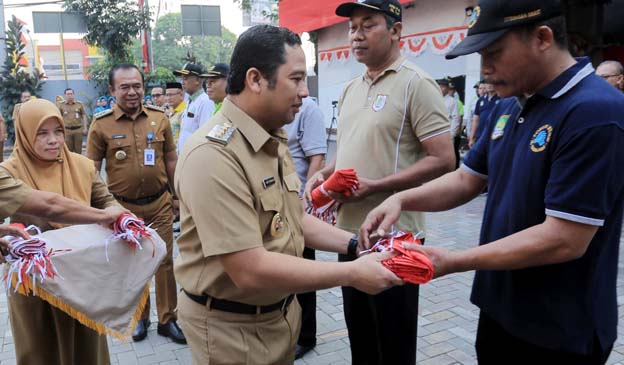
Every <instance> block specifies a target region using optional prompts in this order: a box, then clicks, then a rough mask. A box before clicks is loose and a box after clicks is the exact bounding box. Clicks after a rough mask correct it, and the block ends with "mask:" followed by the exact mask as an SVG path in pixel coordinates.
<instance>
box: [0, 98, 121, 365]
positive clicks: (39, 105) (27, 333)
mask: <svg viewBox="0 0 624 365" xmlns="http://www.w3.org/2000/svg"><path fill="white" fill-rule="evenodd" d="M64 132H65V125H64V123H63V118H62V116H61V114H60V112H59V109H58V108H56V107H55V106H54V104H53V103H51V102H49V101H47V100H44V99H37V100H32V101H29V102H28V103H25V104H24V105H22V107H21V108H20V109H19V111H18V114H17V119H16V121H15V148H14V151H13V154H12V155H11V157H10V158H9V159H8V160H7V161H5V162H4V163H2V164H0V166H1V167H2V168H4V169H6V170H7V171H8V172H9V173H10V174H11V175H12V176H13V177H15V178H18V179H20V180H22V181H23V182H24V183H26V184H27V185H30V186H31V187H32V188H34V189H38V190H43V191H50V192H54V193H58V194H60V195H63V196H65V197H67V198H70V199H73V200H76V201H79V202H82V203H84V204H86V205H90V206H92V207H95V208H109V207H113V206H116V205H117V202H116V201H115V199H114V198H113V196H112V195H111V194H110V192H109V191H108V188H107V187H106V185H105V184H104V182H103V181H102V179H101V178H100V176H99V174H98V173H97V172H96V170H95V165H94V164H93V161H91V160H89V159H88V158H86V157H84V156H81V155H79V154H76V153H73V152H70V151H69V149H68V148H67V146H65V139H64ZM11 221H12V222H19V223H23V224H24V225H26V226H28V225H30V224H34V225H37V226H38V227H39V228H40V229H41V230H42V231H46V230H50V229H55V228H61V227H63V225H61V224H58V223H54V222H50V221H46V220H43V219H40V218H34V217H31V216H20V215H14V216H13V217H11ZM94 289H97V288H94ZM8 303H9V318H10V321H11V329H12V331H13V338H14V343H15V355H16V357H17V363H18V365H21V364H24V365H25V364H28V365H30V364H51V365H55V364H57V365H72V364H90V365H91V364H95V365H99V364H109V363H110V358H109V353H108V346H107V343H106V337H105V336H102V335H99V334H98V333H97V332H95V331H93V330H91V329H89V328H87V327H85V326H83V325H82V324H80V323H79V322H78V321H77V320H75V319H73V318H72V317H70V316H68V315H67V314H65V313H64V312H62V311H61V310H60V309H57V308H55V307H53V306H51V305H50V304H48V303H47V302H45V301H43V300H41V299H39V297H36V296H24V295H20V294H13V293H11V295H9V296H8Z"/></svg>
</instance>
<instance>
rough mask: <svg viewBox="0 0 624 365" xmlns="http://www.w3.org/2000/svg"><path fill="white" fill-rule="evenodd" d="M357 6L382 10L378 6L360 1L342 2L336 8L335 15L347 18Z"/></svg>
mask: <svg viewBox="0 0 624 365" xmlns="http://www.w3.org/2000/svg"><path fill="white" fill-rule="evenodd" d="M357 8H364V9H372V10H376V11H381V12H383V11H382V10H381V9H380V8H378V7H376V6H372V5H367V4H360V3H342V4H340V5H338V7H337V8H336V15H338V16H342V17H345V18H348V17H350V16H351V13H353V11H354V10H355V9H357Z"/></svg>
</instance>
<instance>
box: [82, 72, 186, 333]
mask: <svg viewBox="0 0 624 365" xmlns="http://www.w3.org/2000/svg"><path fill="white" fill-rule="evenodd" d="M109 75H110V78H109V91H110V93H111V94H112V95H113V96H115V97H116V98H117V105H116V106H115V107H113V108H112V109H111V110H108V111H105V112H102V113H99V114H98V115H96V117H95V121H94V122H93V125H92V126H91V130H90V131H89V138H88V139H87V156H88V157H89V158H91V159H92V160H94V161H95V165H96V168H97V169H98V170H99V169H100V168H101V166H102V159H104V158H106V174H107V179H108V188H109V190H110V191H111V193H113V195H114V196H115V198H116V199H117V200H118V201H119V202H120V203H121V204H122V205H123V206H124V207H126V208H128V209H129V210H130V211H132V212H133V213H134V214H135V215H137V216H138V217H140V218H143V220H145V223H146V224H151V225H152V228H154V229H156V230H157V232H158V235H159V236H160V237H161V238H162V239H163V240H164V241H165V243H166V244H167V256H166V257H165V259H164V261H163V262H162V264H161V266H160V268H159V269H158V271H157V272H156V306H157V310H158V334H160V335H162V336H167V337H170V338H171V339H172V340H173V341H175V342H177V343H186V339H185V338H184V334H183V333H182V331H181V330H180V328H179V327H178V325H177V323H176V313H175V308H176V306H177V301H176V282H175V278H174V276H173V256H172V255H173V227H172V225H173V205H172V195H171V193H170V191H171V189H170V185H169V184H170V183H172V182H173V173H174V171H175V166H176V161H177V155H176V152H175V144H174V143H173V137H172V134H171V126H170V124H169V119H168V118H167V116H166V115H165V113H164V112H163V111H162V109H160V108H158V107H150V106H143V105H142V101H143V95H144V88H143V85H144V82H143V74H142V73H141V71H140V70H139V69H138V68H137V67H136V66H135V65H131V64H122V65H118V66H114V67H113V68H112V70H111V72H110V74H109ZM149 314H150V305H149V300H148V301H147V303H146V306H145V309H144V311H143V314H142V317H141V321H139V323H138V325H137V328H136V330H135V332H134V334H133V339H134V340H135V341H141V340H143V339H145V337H146V336H147V328H148V327H149Z"/></svg>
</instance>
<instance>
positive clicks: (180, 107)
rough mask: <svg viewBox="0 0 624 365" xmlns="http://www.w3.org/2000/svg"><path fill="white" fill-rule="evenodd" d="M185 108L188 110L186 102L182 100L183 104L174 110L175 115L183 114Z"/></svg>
mask: <svg viewBox="0 0 624 365" xmlns="http://www.w3.org/2000/svg"><path fill="white" fill-rule="evenodd" d="M184 108H186V102H185V101H184V100H182V102H181V103H180V104H178V106H177V107H175V108H174V109H173V113H174V114H175V113H178V112H181V111H183V110H184Z"/></svg>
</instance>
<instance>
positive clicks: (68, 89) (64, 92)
mask: <svg viewBox="0 0 624 365" xmlns="http://www.w3.org/2000/svg"><path fill="white" fill-rule="evenodd" d="M68 91H71V92H73V93H74V94H75V93H76V92H75V91H74V89H72V88H71V87H68V88H67V89H65V91H63V94H67V92H68Z"/></svg>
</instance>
